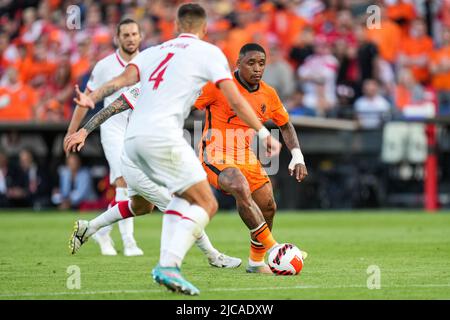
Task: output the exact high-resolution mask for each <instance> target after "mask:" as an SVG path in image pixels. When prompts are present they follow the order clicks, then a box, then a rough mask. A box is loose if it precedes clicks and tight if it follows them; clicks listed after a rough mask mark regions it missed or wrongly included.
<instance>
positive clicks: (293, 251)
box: [269, 243, 303, 276]
mask: <svg viewBox="0 0 450 320" xmlns="http://www.w3.org/2000/svg"><path fill="white" fill-rule="evenodd" d="M269 267H270V270H272V272H273V273H275V274H277V275H283V276H292V275H296V274H299V273H300V271H301V270H302V268H303V258H302V253H301V251H300V249H299V248H297V247H296V246H295V245H293V244H291V243H282V244H280V245H278V246H277V247H275V248H274V249H273V250H272V251H271V252H270V254H269Z"/></svg>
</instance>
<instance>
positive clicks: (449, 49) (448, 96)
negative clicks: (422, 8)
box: [430, 26, 450, 115]
mask: <svg viewBox="0 0 450 320" xmlns="http://www.w3.org/2000/svg"><path fill="white" fill-rule="evenodd" d="M430 71H431V74H432V84H433V87H434V88H435V89H436V90H437V95H438V105H439V114H441V115H450V26H449V27H447V28H445V29H444V30H443V32H442V47H441V48H440V49H437V50H435V51H434V52H433V54H432V57H431V59H430Z"/></svg>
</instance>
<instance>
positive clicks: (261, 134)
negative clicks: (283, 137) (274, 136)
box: [258, 126, 270, 140]
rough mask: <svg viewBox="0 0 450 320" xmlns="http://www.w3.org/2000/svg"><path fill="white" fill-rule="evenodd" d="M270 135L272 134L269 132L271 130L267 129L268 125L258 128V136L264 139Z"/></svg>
mask: <svg viewBox="0 0 450 320" xmlns="http://www.w3.org/2000/svg"><path fill="white" fill-rule="evenodd" d="M268 136H270V132H269V130H267V128H266V127H264V126H263V127H262V128H261V129H259V130H258V137H259V138H260V139H261V140H264V139H265V138H267V137H268Z"/></svg>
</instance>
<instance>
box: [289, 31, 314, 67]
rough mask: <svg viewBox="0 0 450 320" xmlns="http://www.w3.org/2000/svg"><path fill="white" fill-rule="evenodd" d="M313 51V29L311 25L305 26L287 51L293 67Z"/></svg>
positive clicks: (298, 64) (301, 62)
mask: <svg viewBox="0 0 450 320" xmlns="http://www.w3.org/2000/svg"><path fill="white" fill-rule="evenodd" d="M313 53H314V30H313V29H312V28H311V27H305V28H304V29H303V31H302V32H301V33H300V35H299V36H298V39H297V41H295V42H294V44H293V46H292V47H291V49H290V51H289V58H290V59H291V61H292V63H293V65H294V68H295V69H298V67H300V65H302V64H303V63H304V62H305V60H306V58H307V57H309V56H310V55H312V54H313Z"/></svg>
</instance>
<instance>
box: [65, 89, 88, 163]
mask: <svg viewBox="0 0 450 320" xmlns="http://www.w3.org/2000/svg"><path fill="white" fill-rule="evenodd" d="M90 92H91V91H90V90H89V89H87V88H86V90H85V91H84V93H85V94H89V93H90ZM87 113H88V109H86V108H83V107H80V106H79V105H77V106H76V107H75V110H74V111H73V114H72V119H71V120H70V123H69V127H68V128H67V132H66V135H65V137H64V143H63V149H64V152H65V153H66V154H67V153H68V150H69V149H68V148H67V143H68V137H69V136H70V135H71V134H73V133H75V132H76V131H77V130H78V128H79V127H80V125H81V122H82V121H83V119H84V117H85V116H86V114H87Z"/></svg>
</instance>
